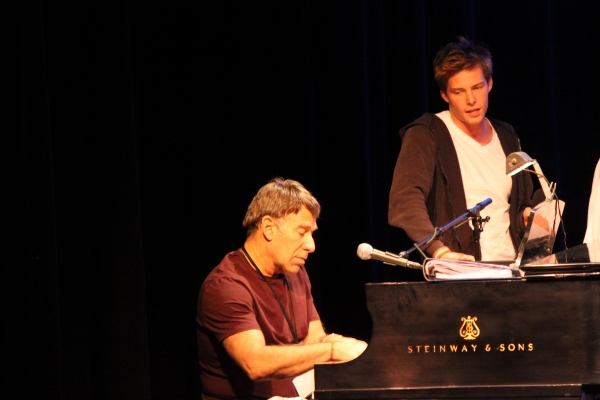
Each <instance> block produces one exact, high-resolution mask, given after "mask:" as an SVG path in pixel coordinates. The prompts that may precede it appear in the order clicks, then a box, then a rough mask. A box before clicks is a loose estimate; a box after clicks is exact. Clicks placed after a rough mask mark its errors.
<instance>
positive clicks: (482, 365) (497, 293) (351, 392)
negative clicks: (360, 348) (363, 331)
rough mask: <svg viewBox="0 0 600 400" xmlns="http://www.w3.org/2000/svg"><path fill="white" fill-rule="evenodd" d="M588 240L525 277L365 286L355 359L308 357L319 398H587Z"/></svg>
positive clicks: (592, 337)
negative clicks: (313, 360)
mask: <svg viewBox="0 0 600 400" xmlns="http://www.w3.org/2000/svg"><path fill="white" fill-rule="evenodd" d="M590 252H591V249H589V248H588V245H585V244H583V245H579V246H575V248H573V249H569V250H568V251H567V252H565V254H560V253H557V254H554V255H552V256H551V257H552V260H550V261H544V260H541V262H537V263H535V265H531V266H530V267H528V266H523V267H522V268H523V269H524V270H525V279H521V280H489V281H454V282H418V283H381V284H367V285H366V299H367V307H368V310H369V312H370V313H371V316H372V318H373V333H372V336H371V339H370V341H369V347H368V348H367V350H366V351H365V352H364V353H363V354H362V355H361V356H360V357H358V358H357V359H355V360H353V361H350V362H346V363H337V364H321V365H317V366H315V392H314V398H315V399H317V400H320V399H568V398H582V396H583V397H584V398H588V399H594V398H595V395H597V394H600V280H598V279H597V276H598V275H599V274H600V267H599V266H600V264H597V263H595V262H591V261H590Z"/></svg>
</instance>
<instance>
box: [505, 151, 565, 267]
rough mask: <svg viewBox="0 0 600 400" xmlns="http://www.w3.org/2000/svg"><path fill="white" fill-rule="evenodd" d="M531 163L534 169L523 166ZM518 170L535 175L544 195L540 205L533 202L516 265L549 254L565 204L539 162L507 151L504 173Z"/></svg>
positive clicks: (510, 173) (543, 257)
mask: <svg viewBox="0 0 600 400" xmlns="http://www.w3.org/2000/svg"><path fill="white" fill-rule="evenodd" d="M530 166H533V169H534V171H531V170H528V169H526V168H528V167H530ZM521 171H526V172H529V173H532V174H534V175H537V177H538V178H539V180H540V185H541V187H542V190H543V192H544V196H545V197H546V198H545V199H544V201H542V202H541V203H540V204H537V205H535V204H534V205H533V209H532V210H531V214H530V215H529V219H528V221H527V226H526V228H525V233H524V235H523V239H522V241H521V245H520V246H519V251H518V252H517V258H516V260H515V264H516V266H517V267H519V266H520V265H522V264H523V265H524V264H528V263H532V262H535V261H536V260H540V259H545V257H548V256H550V255H551V254H552V249H553V247H554V241H555V239H556V232H557V230H558V227H559V225H560V222H561V220H562V213H563V210H564V208H565V203H564V202H563V201H562V200H559V199H558V197H557V196H556V184H555V183H550V182H549V181H548V178H546V176H545V175H544V174H543V173H542V169H541V168H540V165H539V164H538V162H537V161H536V160H534V159H533V158H531V157H529V155H527V153H523V152H522V151H517V152H514V153H510V154H509V155H508V157H506V175H508V176H513V175H514V174H516V173H518V172H521ZM535 197H536V196H534V198H535Z"/></svg>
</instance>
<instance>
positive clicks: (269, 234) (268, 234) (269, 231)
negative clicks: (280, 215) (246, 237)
mask: <svg viewBox="0 0 600 400" xmlns="http://www.w3.org/2000/svg"><path fill="white" fill-rule="evenodd" d="M275 228H276V225H275V218H273V217H271V216H270V215H265V216H264V217H262V219H261V221H260V224H259V229H260V230H261V232H262V234H263V237H264V238H265V240H266V241H267V242H270V241H271V240H273V238H274V237H275Z"/></svg>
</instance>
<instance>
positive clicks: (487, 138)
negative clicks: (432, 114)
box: [450, 113, 492, 146]
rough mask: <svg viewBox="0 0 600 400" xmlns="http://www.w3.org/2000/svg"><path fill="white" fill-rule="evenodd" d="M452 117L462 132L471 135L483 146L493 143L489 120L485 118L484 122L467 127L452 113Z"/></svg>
mask: <svg viewBox="0 0 600 400" xmlns="http://www.w3.org/2000/svg"><path fill="white" fill-rule="evenodd" d="M450 117H451V118H452V121H453V122H454V124H455V125H456V126H457V127H458V128H459V129H460V130H461V131H463V132H464V133H466V134H467V135H469V136H470V137H471V138H472V139H473V140H475V141H476V142H477V143H479V144H481V145H482V146H483V145H486V144H488V143H490V142H491V141H492V127H491V126H490V123H489V122H488V120H487V119H485V118H484V119H483V121H481V123H480V124H477V125H467V124H464V123H463V122H462V121H459V120H457V119H456V118H454V115H452V113H451V114H450Z"/></svg>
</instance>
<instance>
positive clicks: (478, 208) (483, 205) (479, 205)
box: [468, 198, 492, 214]
mask: <svg viewBox="0 0 600 400" xmlns="http://www.w3.org/2000/svg"><path fill="white" fill-rule="evenodd" d="M491 202H492V199H490V198H488V199H485V200H484V201H482V202H481V203H477V204H476V205H475V207H473V208H471V209H469V211H468V212H469V213H471V214H474V213H476V212H477V211H481V210H483V209H484V208H486V207H487V206H489V205H490V203H491Z"/></svg>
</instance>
